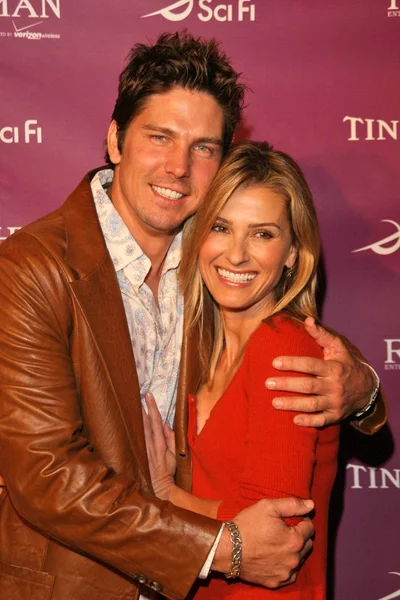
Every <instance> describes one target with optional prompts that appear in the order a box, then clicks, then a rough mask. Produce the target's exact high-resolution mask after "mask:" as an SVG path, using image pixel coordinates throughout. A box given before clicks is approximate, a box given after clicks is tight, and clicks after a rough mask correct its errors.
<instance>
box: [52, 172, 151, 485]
mask: <svg viewBox="0 0 400 600" xmlns="http://www.w3.org/2000/svg"><path fill="white" fill-rule="evenodd" d="M91 175H92V174H89V176H88V177H86V178H85V179H84V180H83V181H82V182H81V184H80V185H79V186H78V188H77V189H76V190H75V192H73V194H72V195H71V196H70V197H69V198H68V200H67V201H66V203H65V205H64V207H63V209H62V212H63V216H64V221H65V226H66V232H67V244H68V245H67V254H66V260H67V262H68V264H69V265H70V266H71V267H72V269H74V271H76V273H77V274H78V277H79V278H78V279H77V280H76V281H73V282H72V283H71V287H72V290H73V293H74V295H75V297H76V300H77V302H78V304H79V306H80V308H81V310H82V313H83V314H84V316H85V318H86V320H87V323H88V326H89V329H90V331H91V333H92V336H93V339H94V341H95V344H96V346H97V348H98V351H99V354H100V355H101V357H102V359H103V364H104V368H105V370H106V371H107V373H108V375H109V378H110V382H111V387H112V389H113V392H114V396H115V400H116V402H117V404H118V406H119V409H120V411H121V414H122V416H123V419H124V422H125V424H126V434H127V436H128V439H129V442H130V445H131V448H132V451H133V454H134V458H135V460H136V463H137V466H139V468H140V469H141V471H142V473H143V474H144V476H145V478H146V480H147V481H148V482H149V481H150V473H149V468H148V463H147V455H146V446H145V439H144V430H143V419H142V408H141V402H140V389H139V382H138V377H137V372H136V365H135V358H134V354H133V349H132V343H131V340H130V335H129V329H128V324H127V321H126V315H125V309H124V305H123V301H122V297H121V292H120V289H119V285H118V280H117V276H116V273H115V269H114V265H113V263H112V261H111V258H110V255H109V253H108V250H107V247H106V245H105V241H104V238H103V234H102V231H101V227H100V223H99V221H98V217H97V212H96V208H95V205H94V201H93V197H92V192H91V189H90V177H91Z"/></svg>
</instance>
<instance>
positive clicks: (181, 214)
mask: <svg viewBox="0 0 400 600" xmlns="http://www.w3.org/2000/svg"><path fill="white" fill-rule="evenodd" d="M222 133H223V112H222V109H221V107H220V106H219V105H218V103H217V102H216V100H215V99H214V98H213V97H212V96H211V95H209V94H207V93H203V92H193V91H190V90H185V89H183V88H181V87H178V86H177V87H175V88H173V89H172V90H170V91H169V92H166V93H165V94H155V95H153V96H150V98H149V99H148V101H147V103H146V105H145V108H144V109H143V110H142V111H141V112H140V113H139V114H138V115H137V116H136V117H135V118H134V119H133V121H132V123H131V124H130V126H129V127H128V129H127V131H126V136H125V140H124V143H123V148H122V151H121V152H119V150H118V146H117V130H116V124H115V122H114V121H113V122H112V123H111V125H110V129H109V133H108V151H109V155H110V158H111V161H112V162H113V163H114V164H115V165H116V168H115V175H114V181H113V184H112V187H111V192H110V193H111V198H112V201H113V203H114V205H115V207H116V209H117V210H118V212H119V213H120V215H121V217H122V218H123V220H124V221H125V223H126V225H127V226H128V228H129V229H130V230H131V232H132V233H133V234H134V235H135V232H138V228H139V231H142V232H144V233H150V234H151V235H154V234H157V233H159V234H161V235H163V234H166V235H171V234H175V233H176V231H177V230H178V229H179V227H180V226H181V225H182V223H183V222H184V221H185V219H187V217H189V216H190V215H192V214H193V213H194V212H196V210H197V209H198V207H199V206H200V204H201V202H202V201H203V199H204V196H205V193H206V192H207V190H208V187H209V185H210V183H211V181H212V179H213V178H214V176H215V174H216V172H217V170H218V167H219V164H220V162H221V157H222Z"/></svg>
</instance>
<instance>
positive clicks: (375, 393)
mask: <svg viewBox="0 0 400 600" xmlns="http://www.w3.org/2000/svg"><path fill="white" fill-rule="evenodd" d="M360 363H361V364H362V365H365V366H367V367H369V368H370V369H371V371H372V374H373V376H374V382H375V386H374V389H373V392H372V394H371V397H370V399H369V402H368V404H367V405H366V406H364V408H362V409H361V410H359V411H358V412H356V414H355V415H354V416H355V417H356V419H359V418H360V417H363V416H364V415H366V414H367V413H368V412H369V411H370V410H371V408H372V406H373V405H374V404H375V401H376V398H377V396H378V392H379V386H380V385H381V382H380V379H379V377H378V373H377V372H376V371H375V369H374V368H373V367H371V365H369V364H368V363H367V362H364V361H363V360H360Z"/></svg>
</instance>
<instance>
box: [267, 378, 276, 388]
mask: <svg viewBox="0 0 400 600" xmlns="http://www.w3.org/2000/svg"><path fill="white" fill-rule="evenodd" d="M265 385H266V386H267V388H268V389H269V390H274V389H275V388H276V381H275V379H267V381H266V382H265Z"/></svg>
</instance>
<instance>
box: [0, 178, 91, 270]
mask: <svg viewBox="0 0 400 600" xmlns="http://www.w3.org/2000/svg"><path fill="white" fill-rule="evenodd" d="M95 172H96V171H91V172H90V173H88V174H87V175H85V177H84V178H83V179H82V180H81V182H80V183H79V185H78V186H77V187H76V189H75V190H74V191H73V192H72V193H71V194H70V195H69V196H68V198H67V199H66V200H65V201H64V203H63V204H62V205H61V206H60V207H59V208H57V209H55V210H54V211H52V212H50V213H48V214H46V215H44V216H42V217H40V218H39V219H37V220H36V221H33V222H32V223H29V224H28V225H25V226H24V227H22V228H21V229H19V230H18V231H16V232H15V233H14V234H13V235H11V236H10V237H9V238H7V239H6V240H5V241H4V242H3V243H2V244H1V245H0V257H3V258H4V259H8V260H9V261H12V262H16V263H18V264H21V263H24V262H25V261H32V260H39V261H40V259H41V257H43V255H44V254H46V255H53V256H54V257H56V258H58V259H61V260H62V259H63V258H64V256H65V253H66V248H67V244H68V231H67V227H66V222H68V219H69V216H70V215H71V214H72V215H75V214H79V212H80V211H81V210H84V206H85V203H86V205H87V204H88V203H89V204H90V203H91V202H92V198H91V189H90V180H91V177H92V176H93V174H94V173H95Z"/></svg>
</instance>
